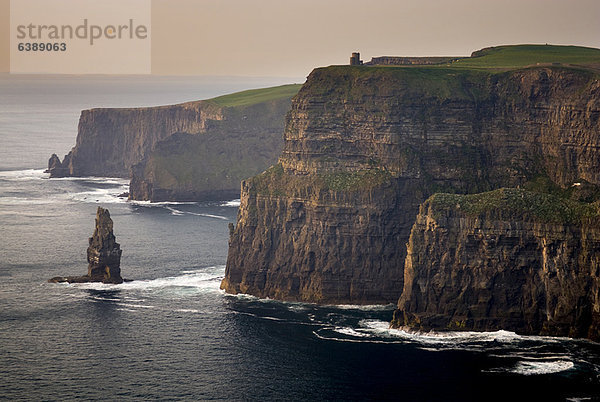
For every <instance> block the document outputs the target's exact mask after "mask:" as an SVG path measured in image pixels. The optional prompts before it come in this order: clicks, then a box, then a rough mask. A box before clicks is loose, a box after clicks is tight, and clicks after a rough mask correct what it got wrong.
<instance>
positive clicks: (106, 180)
mask: <svg viewBox="0 0 600 402" xmlns="http://www.w3.org/2000/svg"><path fill="white" fill-rule="evenodd" d="M52 181H87V182H92V183H98V184H112V185H117V186H129V179H123V178H121V177H96V176H85V177H54V178H52Z"/></svg>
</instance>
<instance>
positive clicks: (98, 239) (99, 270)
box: [48, 207, 123, 284]
mask: <svg viewBox="0 0 600 402" xmlns="http://www.w3.org/2000/svg"><path fill="white" fill-rule="evenodd" d="M121 253H122V250H121V247H120V245H119V243H117V242H116V238H115V235H114V234H113V221H112V219H111V218H110V213H109V212H108V210H107V209H104V208H102V207H98V210H97V211H96V226H95V229H94V234H93V235H92V237H90V238H89V247H88V249H87V260H88V263H89V265H88V274H87V275H85V276H67V277H60V276H59V277H55V278H52V279H50V280H49V281H48V282H54V283H58V282H69V283H84V282H102V283H112V284H119V283H123V278H121Z"/></svg>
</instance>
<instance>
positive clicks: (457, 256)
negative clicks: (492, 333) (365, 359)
mask: <svg viewBox="0 0 600 402" xmlns="http://www.w3.org/2000/svg"><path fill="white" fill-rule="evenodd" d="M392 326H394V327H400V328H405V329H409V330H424V331H429V330H431V329H450V330H477V331H487V330H499V329H505V330H510V331H515V332H517V333H520V334H535V335H559V336H570V337H587V338H591V339H594V340H600V209H599V204H598V203H596V204H585V203H579V202H575V201H571V200H565V199H563V198H559V197H557V196H554V195H547V194H540V193H534V192H529V191H526V190H517V189H500V190H496V191H493V192H489V193H483V194H476V195H451V194H436V195H434V196H432V197H431V198H429V199H428V200H427V201H426V202H425V203H424V204H423V205H422V206H421V208H420V210H419V214H418V215H417V217H416V220H415V223H414V225H413V227H412V230H411V234H410V239H409V242H408V255H407V257H406V264H405V272H404V291H403V292H402V296H401V297H400V300H399V302H398V310H396V311H395V313H394V319H393V321H392Z"/></svg>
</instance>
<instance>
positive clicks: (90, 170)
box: [49, 101, 223, 177]
mask: <svg viewBox="0 0 600 402" xmlns="http://www.w3.org/2000/svg"><path fill="white" fill-rule="evenodd" d="M222 118H223V115H222V110H221V108H219V107H216V106H213V105H211V104H210V103H206V102H202V101H200V102H189V103H184V104H180V105H172V106H160V107H146V108H129V109H91V110H83V111H82V112H81V117H80V118H79V129H78V132H77V142H76V144H75V147H74V148H73V149H72V150H71V152H69V154H68V155H66V156H65V159H64V160H63V161H62V167H63V168H66V169H67V170H68V175H69V176H106V177H129V173H130V172H129V171H130V168H131V166H133V165H134V164H136V163H138V162H140V161H141V160H143V159H144V158H145V157H146V155H147V154H148V153H149V152H150V151H151V150H152V149H153V148H154V145H155V144H156V143H157V142H159V141H161V140H163V139H165V138H167V137H168V136H170V135H171V134H173V133H176V132H188V133H194V134H197V133H203V132H205V131H206V129H207V126H209V125H210V124H211V122H212V121H218V120H221V119H222ZM49 169H50V174H51V176H52V169H51V167H50V166H49Z"/></svg>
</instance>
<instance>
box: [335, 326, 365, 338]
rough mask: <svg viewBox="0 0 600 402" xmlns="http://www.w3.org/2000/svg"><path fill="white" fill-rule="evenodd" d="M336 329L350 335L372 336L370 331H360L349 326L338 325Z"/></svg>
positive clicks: (359, 336)
mask: <svg viewBox="0 0 600 402" xmlns="http://www.w3.org/2000/svg"><path fill="white" fill-rule="evenodd" d="M334 331H335V332H338V333H340V334H343V335H349V336H354V337H358V338H367V337H369V336H371V335H370V334H368V333H365V332H360V331H357V330H355V329H352V328H348V327H337V328H334Z"/></svg>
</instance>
